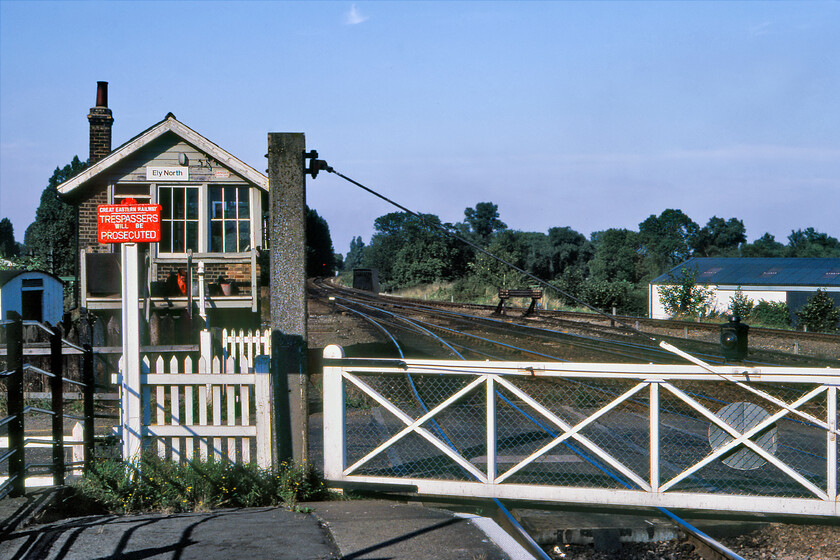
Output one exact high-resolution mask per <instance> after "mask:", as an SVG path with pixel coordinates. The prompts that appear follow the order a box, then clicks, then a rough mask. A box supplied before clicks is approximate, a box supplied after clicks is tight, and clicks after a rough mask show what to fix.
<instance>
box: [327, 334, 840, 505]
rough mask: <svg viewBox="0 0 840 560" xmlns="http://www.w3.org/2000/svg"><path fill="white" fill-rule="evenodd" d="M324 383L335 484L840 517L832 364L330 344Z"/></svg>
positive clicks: (836, 376)
mask: <svg viewBox="0 0 840 560" xmlns="http://www.w3.org/2000/svg"><path fill="white" fill-rule="evenodd" d="M736 381H737V384H736V383H735V382H736ZM323 383H324V432H325V434H324V436H325V441H324V453H325V475H326V478H327V479H328V480H330V481H331V482H333V483H336V484H344V483H362V484H371V483H373V484H377V483H378V484H390V485H397V486H405V487H407V488H412V489H416V490H417V492H418V493H420V494H427V495H439V496H464V495H468V496H473V497H479V498H498V499H515V500H528V501H534V502H543V501H552V502H567V503H587V504H602V505H616V506H627V505H633V506H643V507H666V508H677V509H681V508H683V509H708V510H715V511H738V512H762V513H778V514H793V515H796V514H801V515H818V516H838V515H840V509H838V508H839V507H840V506H838V501H837V475H838V464H837V462H838V448H837V441H836V435H837V385H838V383H840V370H838V369H829V368H826V369H808V370H806V369H803V368H780V367H761V368H747V369H744V368H742V367H741V368H736V367H724V366H717V367H716V368H715V371H714V372H710V371H708V370H707V369H704V368H703V367H702V366H701V365H633V364H580V363H578V364H574V363H554V362H523V363H518V362H453V361H433V360H405V359H402V360H392V361H390V362H387V361H386V362H383V361H382V360H378V361H365V360H363V359H352V360H350V359H344V358H342V351H341V349H340V348H338V347H329V348H328V349H327V350H326V351H325V369H324V382H323ZM418 393H419V395H421V398H420V399H418V397H417V394H418ZM710 395H712V396H710ZM420 403H423V404H420Z"/></svg>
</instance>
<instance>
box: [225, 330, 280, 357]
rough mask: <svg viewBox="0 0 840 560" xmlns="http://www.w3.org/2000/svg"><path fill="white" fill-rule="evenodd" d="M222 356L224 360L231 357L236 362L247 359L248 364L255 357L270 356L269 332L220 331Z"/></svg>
mask: <svg viewBox="0 0 840 560" xmlns="http://www.w3.org/2000/svg"><path fill="white" fill-rule="evenodd" d="M222 354H223V356H224V357H225V359H227V358H228V357H233V358H234V359H235V360H236V361H239V360H240V359H241V358H243V357H244V358H247V360H248V363H254V358H255V357H256V356H262V355H265V356H271V330H270V329H265V330H264V331H262V332H260V331H256V332H251V331H247V332H246V331H244V330H242V329H239V330H238V331H236V330H233V329H231V330H228V329H222Z"/></svg>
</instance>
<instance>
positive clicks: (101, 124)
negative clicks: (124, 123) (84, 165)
mask: <svg viewBox="0 0 840 560" xmlns="http://www.w3.org/2000/svg"><path fill="white" fill-rule="evenodd" d="M88 121H89V122H90V159H89V160H88V162H89V163H90V164H91V165H92V164H94V163H96V162H97V161H99V160H101V159H102V158H104V157H105V156H107V155H108V154H110V153H111V126H112V125H113V124H114V117H113V116H111V109H109V108H108V107H92V108H91V110H90V114H89V115H88Z"/></svg>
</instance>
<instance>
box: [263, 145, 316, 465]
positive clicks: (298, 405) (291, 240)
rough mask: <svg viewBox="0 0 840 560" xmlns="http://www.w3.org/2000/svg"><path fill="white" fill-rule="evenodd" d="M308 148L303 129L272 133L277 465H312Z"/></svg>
mask: <svg viewBox="0 0 840 560" xmlns="http://www.w3.org/2000/svg"><path fill="white" fill-rule="evenodd" d="M305 150H306V141H305V138H304V135H303V134H302V133H279V132H270V133H269V134H268V184H269V197H270V201H269V209H270V216H271V224H270V226H269V228H270V229H269V231H270V244H271V247H270V249H271V265H270V268H271V275H270V278H271V286H270V297H271V307H270V309H271V330H272V350H271V351H272V358H271V370H272V371H271V375H272V391H273V397H272V400H273V405H274V406H273V422H272V423H273V425H274V428H275V443H274V446H273V450H272V456H273V458H274V459H275V465H279V463H280V462H281V461H285V460H289V459H292V460H294V461H295V462H296V463H299V464H308V463H309V449H308V448H309V380H308V377H307V372H306V359H305V357H306V340H307V332H306V329H307V327H306V317H307V311H306V248H305V244H306V232H305V227H304V224H305V216H306V177H305V164H304V162H305V157H304V152H305Z"/></svg>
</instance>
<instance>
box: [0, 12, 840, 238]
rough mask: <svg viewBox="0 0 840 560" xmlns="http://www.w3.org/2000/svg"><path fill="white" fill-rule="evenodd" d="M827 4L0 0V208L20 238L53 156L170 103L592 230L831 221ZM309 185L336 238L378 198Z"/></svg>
mask: <svg viewBox="0 0 840 560" xmlns="http://www.w3.org/2000/svg"><path fill="white" fill-rule="evenodd" d="M838 61H840V2H836V1H820V2H808V1H796V2H784V1H776V2H757V1H753V2H699V1H697V2H677V1H674V2H632V1H624V2H605V1H602V2H533V3H526V2H516V3H513V2H510V3H508V2H463V3H461V2H356V3H351V2H93V1H90V2H37V1H36V2H17V1H9V0H0V217H9V218H10V219H12V221H13V223H14V227H15V234H16V236H17V238H18V240H22V237H23V233H24V230H25V229H26V227H27V225H28V224H29V223H31V222H32V220H33V219H34V215H35V209H36V207H37V205H38V201H39V197H40V193H41V191H42V189H43V187H44V186H45V185H46V183H47V179H48V178H49V177H50V175H51V174H52V171H53V170H54V169H55V167H56V166H57V165H61V166H63V165H64V164H66V163H68V162H69V161H70V159H71V158H72V157H73V156H74V155H76V154H78V155H79V156H80V157H81V158H82V159H85V158H87V156H88V123H87V119H86V115H87V112H88V109H89V108H90V107H91V106H92V105H94V101H95V94H96V82H97V81H98V80H102V81H108V82H109V83H110V85H109V105H110V107H111V109H112V110H113V112H114V118H115V123H114V129H113V145H114V146H115V147H116V146H117V145H119V144H121V143H123V142H124V141H126V140H127V139H129V138H131V137H132V136H134V135H135V134H137V133H138V132H140V131H142V130H144V129H145V128H147V127H149V126H150V125H152V124H154V123H155V122H157V121H159V120H161V119H162V118H163V117H164V115H166V113H167V112H170V111H171V112H173V113H174V114H175V115H176V116H177V117H178V119H179V120H181V121H182V122H184V123H185V124H187V125H188V126H190V127H191V128H193V129H195V130H196V131H198V132H199V133H201V134H203V135H204V136H206V137H207V138H209V139H210V140H212V141H214V142H216V143H217V144H219V145H221V146H222V147H224V148H225V149H227V150H228V151H230V152H231V153H233V154H234V155H236V156H237V157H239V158H240V159H242V160H243V161H245V162H246V163H249V164H250V165H252V166H254V167H256V168H257V169H260V170H264V169H265V167H266V164H265V159H264V158H263V154H265V153H266V135H267V133H268V132H304V133H305V134H306V141H307V148H309V149H317V150H318V151H319V153H320V155H321V157H322V158H323V159H326V160H327V161H328V162H329V163H330V164H331V165H332V166H333V167H335V168H336V170H338V171H340V172H342V173H344V174H346V175H348V176H350V177H352V178H354V179H356V180H357V181H359V182H362V183H364V184H366V185H368V186H369V187H371V188H373V189H375V190H377V191H379V192H382V193H383V194H386V195H387V196H389V197H391V198H394V199H395V200H397V201H399V202H401V203H402V204H404V205H406V206H408V207H409V208H412V209H415V210H418V211H422V212H429V213H434V214H437V215H439V216H440V217H441V218H442V219H443V220H445V221H451V222H456V221H459V220H462V219H463V210H464V208H466V207H468V206H474V205H475V204H476V203H477V202H481V201H492V202H495V203H496V204H498V205H499V210H500V213H501V218H502V220H503V221H505V222H506V223H507V224H508V226H510V227H512V228H516V229H521V230H527V231H546V230H547V229H548V228H549V227H553V226H570V227H572V228H574V229H576V230H578V231H580V232H582V233H584V234H586V235H589V234H590V233H591V232H593V231H598V230H602V229H606V228H609V227H626V228H631V229H637V227H638V224H639V222H641V221H642V220H644V219H645V218H646V217H648V216H649V215H650V214H659V213H661V212H662V211H663V210H665V209H666V208H680V209H682V210H683V211H684V212H685V213H686V214H688V215H689V216H690V217H691V218H692V219H694V221H696V222H698V223H699V224H700V225H704V224H705V223H706V221H707V220H708V219H709V218H710V217H711V216H713V215H717V216H719V217H723V218H727V219H728V218H731V217H737V218H740V219H742V220H743V221H744V223H745V225H746V228H747V234H748V236H749V238H750V239H755V238H757V237H760V236H761V235H763V234H764V232H770V233H771V234H773V235H775V236H776V238H777V240H780V241H785V238H786V237H787V235H788V234H789V233H790V232H791V230H793V229H798V228H805V227H809V226H811V227H815V228H816V229H818V230H820V231H823V232H826V233H828V234H830V235H833V236H834V237H840V219H838V211H839V210H840V103H838V100H840V62H838ZM307 197H308V202H309V204H310V206H312V207H314V208H315V209H316V210H318V212H319V213H320V214H321V215H322V216H324V217H325V218H326V219H327V221H328V223H329V225H330V228H331V231H332V234H333V241H334V244H335V248H336V250H337V251H340V252H343V253H344V252H346V251H347V249H348V245H349V242H350V239H351V237H352V236H354V235H361V236H362V237H363V239H364V240H365V242H368V241H369V240H370V236H371V233H372V231H373V227H372V226H373V220H374V219H375V218H376V217H377V216H380V215H382V214H384V213H386V212H390V211H392V210H393V208H392V207H390V206H388V205H386V204H385V203H383V202H381V201H379V200H377V199H374V198H373V197H371V196H370V195H368V194H366V193H364V192H362V191H360V190H358V189H357V188H356V187H353V186H352V185H350V184H348V183H346V182H344V181H343V180H341V179H340V178H338V177H336V176H334V175H333V176H330V175H323V174H322V175H319V177H318V178H317V179H315V180H314V181H313V180H310V181H309V183H308V191H307Z"/></svg>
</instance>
